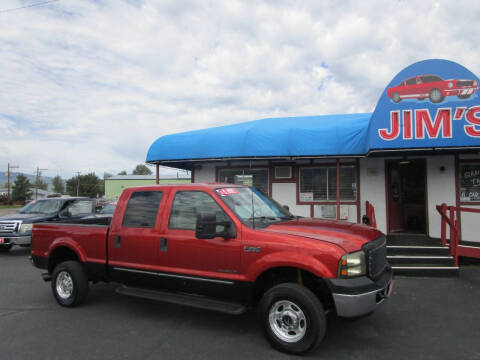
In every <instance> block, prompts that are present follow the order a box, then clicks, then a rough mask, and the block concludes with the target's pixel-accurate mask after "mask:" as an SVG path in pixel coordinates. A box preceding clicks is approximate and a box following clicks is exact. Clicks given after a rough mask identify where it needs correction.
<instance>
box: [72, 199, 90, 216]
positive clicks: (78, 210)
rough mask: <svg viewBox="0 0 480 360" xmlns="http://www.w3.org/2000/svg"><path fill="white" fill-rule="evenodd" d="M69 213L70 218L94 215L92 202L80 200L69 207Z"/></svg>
mask: <svg viewBox="0 0 480 360" xmlns="http://www.w3.org/2000/svg"><path fill="white" fill-rule="evenodd" d="M67 212H68V215H69V216H78V215H89V214H91V213H93V201H92V200H78V201H75V202H74V203H73V204H71V205H70V206H68V208H67Z"/></svg>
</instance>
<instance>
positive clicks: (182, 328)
mask: <svg viewBox="0 0 480 360" xmlns="http://www.w3.org/2000/svg"><path fill="white" fill-rule="evenodd" d="M28 256H29V249H22V248H14V249H12V251H11V252H10V253H7V254H0V281H1V287H0V289H1V290H0V359H2V360H5V359H145V360H148V359H229V360H231V359H253V358H256V359H267V358H268V359H287V358H294V357H293V356H288V355H285V354H282V353H279V352H277V351H275V350H273V349H271V348H270V346H269V344H268V343H267V341H266V340H265V339H264V337H263V334H262V331H261V329H260V327H259V325H258V323H257V321H256V317H255V314H254V313H253V312H250V313H247V314H245V315H242V316H238V317H235V316H228V315H223V314H218V313H213V312H207V311H202V310H196V309H191V308H186V307H181V306H175V305H170V304H163V303H158V302H153V301H148V300H143V299H135V298H129V297H124V296H121V295H118V294H116V293H115V284H97V285H93V286H92V287H91V288H90V294H89V299H88V302H87V303H86V304H85V305H83V306H81V307H78V308H74V309H66V308H62V307H60V306H59V305H57V303H56V302H55V300H54V299H53V296H52V294H51V290H50V283H44V282H43V280H42V279H41V277H40V273H41V270H39V269H36V268H33V267H32V266H31V265H30V263H29V261H28ZM395 285H396V286H395V289H394V292H393V296H392V298H391V299H389V301H388V303H386V304H385V305H384V306H383V307H381V308H380V309H379V310H378V311H377V312H375V313H374V314H372V315H371V316H369V317H366V318H363V319H359V320H355V321H348V320H341V319H338V318H333V317H330V318H329V320H328V329H327V335H326V337H325V339H324V341H323V343H322V345H321V346H320V348H318V349H317V350H316V351H314V352H312V353H309V354H308V355H306V356H304V357H305V358H321V359H480V341H479V334H480V266H479V265H467V266H464V267H462V269H461V274H460V277H459V278H433V279H427V278H406V277H404V278H397V279H396V283H395ZM295 358H298V357H295Z"/></svg>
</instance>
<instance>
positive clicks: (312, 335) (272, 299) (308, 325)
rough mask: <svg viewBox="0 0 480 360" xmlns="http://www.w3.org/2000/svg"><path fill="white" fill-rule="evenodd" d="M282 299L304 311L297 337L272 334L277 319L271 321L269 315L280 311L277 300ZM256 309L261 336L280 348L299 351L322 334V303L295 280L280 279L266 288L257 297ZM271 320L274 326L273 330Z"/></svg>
mask: <svg viewBox="0 0 480 360" xmlns="http://www.w3.org/2000/svg"><path fill="white" fill-rule="evenodd" d="M282 302H286V303H290V304H294V308H295V307H296V308H297V309H298V311H299V313H301V314H302V315H304V318H305V320H304V326H305V330H304V335H303V337H302V338H300V339H298V341H297V340H295V341H290V340H291V339H289V341H285V340H284V339H282V337H281V335H280V336H279V335H277V334H276V331H277V333H278V327H280V323H281V321H280V320H276V321H273V322H272V321H271V316H270V315H271V313H272V314H275V313H278V314H280V313H281V312H280V311H279V310H280V308H278V304H281V303H282ZM258 310H259V317H260V319H261V321H262V325H263V328H264V332H265V336H266V337H267V339H268V341H269V342H270V344H271V345H272V346H273V347H274V348H276V349H278V350H280V351H283V352H287V353H291V354H303V353H305V352H307V351H309V350H312V349H314V348H315V347H317V346H318V345H319V344H320V342H321V341H322V339H323V337H324V335H325V329H326V323H327V322H326V317H325V311H324V309H323V306H322V304H321V303H320V301H319V300H318V298H317V296H315V294H314V293H313V292H312V291H310V290H309V289H307V288H306V287H304V286H302V285H299V284H297V283H283V284H279V285H276V286H274V287H272V288H271V289H269V290H268V291H267V292H266V293H265V294H264V295H263V297H262V299H261V300H260V303H259V307H258ZM284 310H285V309H284ZM275 324H277V326H278V327H277V330H275V326H276V325H275ZM282 326H283V325H282ZM283 331H286V330H283ZM294 333H295V332H294Z"/></svg>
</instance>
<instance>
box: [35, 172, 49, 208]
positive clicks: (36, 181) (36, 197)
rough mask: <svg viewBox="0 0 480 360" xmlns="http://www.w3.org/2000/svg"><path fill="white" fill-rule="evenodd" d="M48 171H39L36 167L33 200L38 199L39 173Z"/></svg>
mask: <svg viewBox="0 0 480 360" xmlns="http://www.w3.org/2000/svg"><path fill="white" fill-rule="evenodd" d="M44 170H48V169H40V168H39V167H38V166H37V176H36V177H35V200H37V199H38V179H39V178H40V175H41V171H44Z"/></svg>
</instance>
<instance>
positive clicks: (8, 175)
mask: <svg viewBox="0 0 480 360" xmlns="http://www.w3.org/2000/svg"><path fill="white" fill-rule="evenodd" d="M18 168H19V166H13V165H10V163H8V167H7V179H8V180H7V182H8V191H7V192H8V199H7V201H8V202H7V204H8V205H10V169H18Z"/></svg>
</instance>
